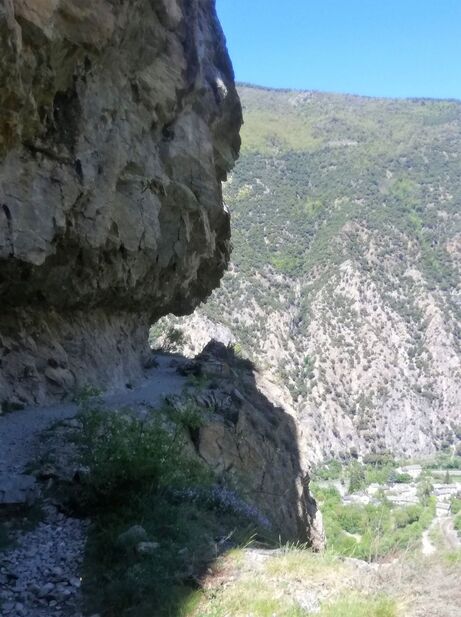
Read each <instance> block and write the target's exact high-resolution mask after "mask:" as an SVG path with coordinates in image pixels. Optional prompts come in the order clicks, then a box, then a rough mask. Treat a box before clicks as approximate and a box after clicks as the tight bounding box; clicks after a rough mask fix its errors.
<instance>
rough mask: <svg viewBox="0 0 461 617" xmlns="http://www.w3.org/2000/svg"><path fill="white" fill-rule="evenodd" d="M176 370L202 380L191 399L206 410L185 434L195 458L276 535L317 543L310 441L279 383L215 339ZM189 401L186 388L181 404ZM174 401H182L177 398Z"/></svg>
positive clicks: (319, 546)
mask: <svg viewBox="0 0 461 617" xmlns="http://www.w3.org/2000/svg"><path fill="white" fill-rule="evenodd" d="M179 370H181V371H183V372H185V373H186V374H188V373H192V374H194V375H196V376H200V377H201V379H202V382H203V384H204V385H202V387H201V389H200V390H199V391H198V392H197V393H196V395H195V397H194V399H195V402H196V404H197V408H198V409H201V410H207V411H208V412H209V413H208V415H207V416H205V417H206V421H204V422H203V423H202V424H201V425H200V426H199V427H198V428H196V429H194V430H191V435H190V437H191V443H192V445H193V449H194V451H195V452H196V454H197V455H198V456H199V458H200V460H202V461H204V462H205V463H206V464H207V465H208V466H210V467H211V468H212V469H213V472H214V473H215V474H217V476H218V477H219V476H222V477H223V478H225V480H226V483H229V482H230V483H231V484H234V485H235V486H236V487H237V488H238V492H239V494H240V495H242V496H243V498H244V499H245V500H246V501H247V502H248V503H249V504H251V505H252V506H254V507H255V508H256V509H257V511H258V512H260V513H261V514H262V515H263V516H264V517H265V518H267V519H268V521H269V522H270V528H271V532H272V533H273V534H275V536H279V537H280V538H282V539H284V540H295V541H302V542H307V543H309V544H310V545H311V546H312V547H313V548H314V549H315V550H320V549H322V548H323V546H324V542H325V539H324V534H323V526H322V517H321V513H320V511H319V510H318V509H317V504H316V502H315V500H314V499H313V498H312V496H311V495H310V492H309V462H308V451H307V443H306V442H305V441H304V440H303V439H302V434H301V433H300V431H299V427H298V425H297V422H296V417H295V415H294V412H293V410H292V409H289V408H287V407H285V406H282V405H281V404H280V392H279V391H278V388H277V386H276V385H275V384H274V383H272V382H269V381H268V380H267V379H265V378H264V377H261V376H259V375H258V373H257V371H256V370H255V368H254V366H253V365H252V363H251V362H250V361H248V360H243V359H241V358H239V357H238V356H236V355H235V353H234V351H233V349H232V348H231V347H226V346H224V345H223V344H222V343H218V342H217V341H210V342H209V343H208V344H207V345H206V347H205V348H204V349H203V351H202V353H200V354H199V355H198V356H197V357H196V358H195V359H194V360H192V361H190V362H189V364H186V366H185V367H184V368H180V369H179ZM190 401H191V394H190V393H189V394H188V395H187V397H186V404H187V405H190ZM176 404H177V405H179V408H181V399H179V401H178V402H177V403H176Z"/></svg>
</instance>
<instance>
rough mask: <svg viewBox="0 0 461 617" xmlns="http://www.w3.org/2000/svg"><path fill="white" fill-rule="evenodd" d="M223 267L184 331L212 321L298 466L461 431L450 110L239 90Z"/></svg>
mask: <svg viewBox="0 0 461 617" xmlns="http://www.w3.org/2000/svg"><path fill="white" fill-rule="evenodd" d="M239 94H240V96H241V100H242V103H243V107H244V120H245V124H244V128H243V132H242V138H243V146H242V147H243V155H242V157H241V160H240V162H239V164H238V166H237V168H236V170H235V173H234V174H233V175H232V177H231V178H230V180H229V182H228V183H227V185H226V190H225V196H226V200H227V203H228V204H229V206H230V209H231V211H232V217H233V244H234V252H233V261H232V264H231V268H230V270H229V272H228V273H227V274H226V275H225V277H224V280H223V284H222V287H221V289H220V290H219V291H216V292H215V293H214V294H213V296H212V299H211V301H209V302H208V303H207V304H205V305H204V306H202V307H201V308H200V311H198V313H197V314H196V316H195V317H194V321H193V322H192V324H191V325H188V322H187V321H184V322H183V325H184V328H185V331H186V334H187V335H189V338H190V339H191V340H192V341H194V340H195V339H196V331H197V321H200V322H201V324H202V325H201V326H200V327H199V328H198V330H199V334H200V337H201V338H202V339H203V330H204V329H205V330H206V329H207V328H209V325H207V324H209V322H206V321H203V319H202V318H206V319H207V320H211V321H213V322H215V323H218V324H220V327H221V328H223V327H227V328H228V333H227V338H228V339H229V340H231V339H235V340H236V341H237V345H238V347H240V349H241V350H242V352H243V353H244V354H245V355H246V356H248V357H250V358H252V359H253V360H255V361H256V362H257V363H258V365H259V366H260V367H261V369H262V370H263V371H264V372H268V373H270V374H271V375H272V377H273V378H275V379H276V380H277V381H278V382H279V384H280V387H281V388H282V389H283V390H284V392H285V400H286V402H287V403H288V404H290V405H292V406H293V407H294V409H295V410H296V414H297V416H298V420H299V422H300V426H301V430H302V432H303V435H304V437H303V438H304V439H306V440H307V441H308V443H309V447H310V449H311V457H312V458H313V459H314V460H315V459H317V460H318V459H320V458H330V457H332V456H346V457H347V456H356V455H357V453H359V454H360V453H361V454H364V453H380V452H388V451H391V452H393V453H395V454H396V455H399V456H412V455H421V454H429V453H431V452H433V451H434V450H436V449H440V448H451V447H452V446H453V445H456V443H457V442H458V440H459V438H460V437H461V347H460V344H461V300H460V292H461V289H460V285H459V282H460V278H459V275H460V268H461V186H460V183H459V178H460V175H461V104H460V103H459V102H456V101H434V100H386V99H372V98H364V97H356V96H348V95H335V94H322V93H318V92H291V91H274V90H267V89H262V88H256V87H251V86H241V87H240V89H239Z"/></svg>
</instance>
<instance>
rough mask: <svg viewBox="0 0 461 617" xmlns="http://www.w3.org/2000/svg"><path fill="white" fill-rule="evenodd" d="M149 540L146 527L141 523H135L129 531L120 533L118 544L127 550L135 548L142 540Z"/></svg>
mask: <svg viewBox="0 0 461 617" xmlns="http://www.w3.org/2000/svg"><path fill="white" fill-rule="evenodd" d="M147 540H148V538H147V533H146V530H145V529H144V527H141V525H133V527H130V528H129V529H127V531H124V532H123V533H121V534H120V535H119V537H118V538H117V545H118V546H119V547H120V548H124V549H125V550H127V549H132V548H134V547H135V546H137V545H138V544H140V543H141V542H147Z"/></svg>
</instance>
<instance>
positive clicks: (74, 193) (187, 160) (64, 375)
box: [0, 0, 241, 403]
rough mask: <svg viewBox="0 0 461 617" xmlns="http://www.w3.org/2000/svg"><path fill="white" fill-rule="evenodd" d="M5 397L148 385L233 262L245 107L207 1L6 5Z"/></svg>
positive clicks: (1, 223)
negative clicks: (152, 337) (173, 319)
mask: <svg viewBox="0 0 461 617" xmlns="http://www.w3.org/2000/svg"><path fill="white" fill-rule="evenodd" d="M0 33H1V36H0V81H1V88H0V111H1V113H0V303H1V315H0V363H1V365H0V393H1V400H2V401H11V402H19V403H20V402H42V401H44V400H46V399H48V398H50V397H53V396H60V395H62V393H63V392H65V391H69V390H72V389H73V388H78V387H79V386H81V385H83V384H84V383H94V384H99V385H103V386H107V385H111V384H112V385H114V384H117V383H126V382H127V381H130V380H131V379H132V378H134V377H136V375H138V374H139V372H140V370H141V364H142V362H141V354H140V350H141V347H142V345H143V344H144V341H145V340H146V339H147V326H148V324H149V323H150V322H151V321H152V320H153V319H155V318H157V317H159V316H161V315H163V314H166V313H169V312H173V313H176V314H185V313H188V312H190V311H192V310H193V308H194V307H195V306H196V305H197V304H198V303H199V302H200V301H202V300H204V299H205V298H206V297H207V296H208V294H209V293H210V292H211V290H212V289H213V288H214V287H216V286H217V285H218V283H219V280H220V277H221V275H222V273H223V271H224V269H225V268H226V266H227V262H228V258H229V251H230V243H229V236H230V228H229V216H228V213H227V211H226V209H225V208H224V206H223V203H222V194H221V181H222V180H224V179H225V178H226V174H227V172H228V171H229V170H230V168H231V167H232V165H233V163H234V160H235V159H236V157H237V155H238V150H239V146H240V139H239V135H238V134H239V129H240V125H241V109H240V103H239V99H238V96H237V94H236V91H235V88H234V82H233V71H232V66H231V63H230V60H229V57H228V55H227V51H226V46H225V40H224V37H223V34H222V31H221V28H220V25H219V22H218V20H217V17H216V13H215V8H214V1H213V0H138V1H137V2H134V3H133V2H128V1H127V0H122V1H120V2H115V1H113V0H82V1H81V2H78V3H75V2H71V1H70V0H0Z"/></svg>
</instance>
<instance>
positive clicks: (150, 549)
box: [136, 542, 160, 555]
mask: <svg viewBox="0 0 461 617" xmlns="http://www.w3.org/2000/svg"><path fill="white" fill-rule="evenodd" d="M159 546H160V545H159V543H158V542H140V543H139V544H138V545H137V546H136V552H137V553H138V555H153V554H154V553H155V552H156V550H157V549H158V547H159Z"/></svg>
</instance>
